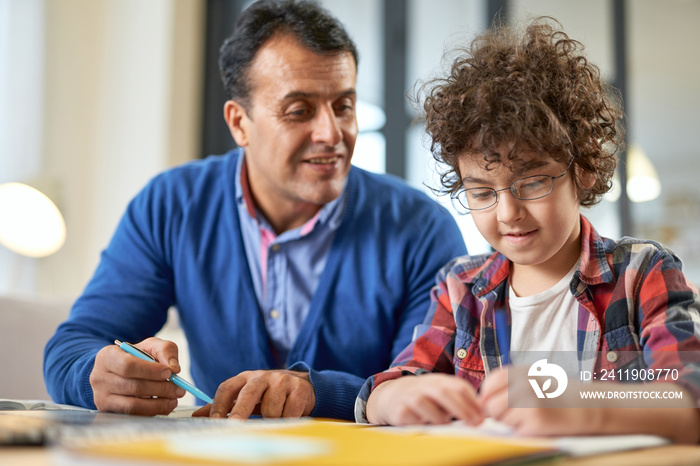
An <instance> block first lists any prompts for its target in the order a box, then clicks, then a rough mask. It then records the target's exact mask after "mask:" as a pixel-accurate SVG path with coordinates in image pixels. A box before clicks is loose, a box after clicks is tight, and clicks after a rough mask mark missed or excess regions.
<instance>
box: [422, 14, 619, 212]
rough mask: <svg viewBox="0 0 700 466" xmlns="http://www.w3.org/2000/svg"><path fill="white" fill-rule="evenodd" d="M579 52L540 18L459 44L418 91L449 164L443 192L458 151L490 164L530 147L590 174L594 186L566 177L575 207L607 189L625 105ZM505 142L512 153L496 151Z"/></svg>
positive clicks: (514, 159)
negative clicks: (448, 62)
mask: <svg viewBox="0 0 700 466" xmlns="http://www.w3.org/2000/svg"><path fill="white" fill-rule="evenodd" d="M553 24H554V25H553ZM555 26H556V27H555ZM583 48H584V47H583V45H582V44H581V43H580V42H578V41H575V40H572V39H570V38H569V36H567V35H566V34H565V33H564V32H563V31H562V30H561V24H559V22H557V21H556V20H555V19H553V18H549V17H541V18H537V19H535V20H534V21H532V22H531V23H530V24H529V25H528V26H527V27H526V29H525V32H524V34H522V35H521V34H519V33H518V32H517V31H515V30H514V29H512V28H508V27H496V28H492V29H490V30H488V31H486V32H485V33H483V34H481V35H479V36H477V37H476V38H475V39H474V41H473V42H472V43H471V46H470V47H469V48H468V49H457V50H456V53H457V57H456V58H455V59H454V61H453V63H452V69H451V72H450V74H449V75H448V76H447V77H441V78H437V79H433V80H431V81H429V82H427V83H425V84H423V85H422V86H421V87H420V89H419V92H418V99H419V101H420V100H421V96H422V95H425V98H424V103H423V109H424V111H425V118H426V131H427V132H428V134H429V136H430V137H431V139H432V140H431V144H430V150H431V152H432V154H433V157H434V158H435V160H437V161H438V163H439V164H444V166H445V170H443V171H442V172H441V174H440V175H441V176H440V183H441V185H442V189H440V190H439V191H441V192H443V193H447V194H450V195H452V196H454V195H457V194H458V193H459V192H460V190H461V189H463V187H462V183H461V179H462V176H461V174H460V170H459V164H458V162H459V159H460V157H464V156H475V157H476V156H483V160H484V162H485V167H486V169H491V168H492V167H493V165H494V164H498V163H506V164H508V165H509V166H512V165H514V164H519V163H521V164H522V163H523V162H522V160H520V159H519V157H518V154H519V153H521V152H522V151H523V150H527V151H535V152H537V153H543V154H548V155H550V156H551V157H552V158H553V159H554V160H556V161H558V162H563V163H569V161H571V160H572V159H573V165H574V166H575V167H578V169H575V170H572V172H573V173H581V171H582V170H583V171H585V172H589V173H592V174H594V176H595V183H594V184H593V186H592V187H591V188H590V189H583V188H582V187H581V185H580V184H579V180H578V177H576V176H573V177H572V178H573V180H574V183H575V184H576V188H577V191H578V195H579V200H580V203H581V205H582V206H592V205H594V204H595V203H597V202H598V201H599V200H600V197H601V196H602V195H603V194H605V193H606V192H607V191H608V190H609V189H610V187H611V185H612V183H611V179H612V176H613V173H614V171H615V166H616V164H617V161H616V158H615V154H616V153H618V152H619V151H620V150H621V149H622V147H623V146H624V129H623V128H622V126H621V123H620V120H621V117H622V106H621V99H620V98H619V93H617V92H616V91H615V90H614V89H613V88H612V87H611V86H609V85H607V84H606V83H604V82H603V81H602V80H601V77H600V70H599V69H598V67H597V66H595V65H593V64H592V63H590V62H589V61H588V60H587V59H586V58H585V57H584V55H583ZM504 147H510V148H511V149H509V150H508V151H507V153H503V154H502V153H501V152H502V151H503V152H506V151H504V150H503V148H504ZM504 158H505V159H506V160H504Z"/></svg>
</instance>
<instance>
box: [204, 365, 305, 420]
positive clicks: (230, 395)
mask: <svg viewBox="0 0 700 466" xmlns="http://www.w3.org/2000/svg"><path fill="white" fill-rule="evenodd" d="M315 405H316V394H315V393H314V387H313V385H311V381H310V380H309V374H308V373H307V372H295V371H286V370H259V371H246V372H241V373H240V374H238V375H237V376H235V377H231V378H230V379H228V380H226V381H224V382H223V383H222V384H221V385H219V388H218V389H217V390H216V395H214V403H213V404H212V405H206V406H204V407H202V408H200V409H198V410H197V411H195V412H194V413H193V414H192V416H194V417H205V416H210V417H218V418H224V417H226V416H227V415H228V414H229V413H230V416H229V419H238V420H242V419H248V418H249V417H250V416H251V415H252V414H261V415H262V416H263V417H265V418H279V417H301V416H308V415H309V414H310V413H311V411H312V410H313V409H314V406H315Z"/></svg>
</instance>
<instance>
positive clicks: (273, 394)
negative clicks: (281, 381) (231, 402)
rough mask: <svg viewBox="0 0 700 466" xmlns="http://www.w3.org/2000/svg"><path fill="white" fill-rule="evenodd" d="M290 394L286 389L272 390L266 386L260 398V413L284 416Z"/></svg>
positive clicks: (266, 415) (269, 415) (274, 416)
mask: <svg viewBox="0 0 700 466" xmlns="http://www.w3.org/2000/svg"><path fill="white" fill-rule="evenodd" d="M288 395H289V394H288V393H287V391H286V390H270V389H268V388H266V389H265V392H264V393H263V394H262V397H261V400H260V414H261V415H262V417H264V418H278V417H282V411H283V410H284V407H285V404H286V402H287V397H288ZM239 398H240V396H239Z"/></svg>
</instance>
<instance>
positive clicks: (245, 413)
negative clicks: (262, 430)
mask: <svg viewBox="0 0 700 466" xmlns="http://www.w3.org/2000/svg"><path fill="white" fill-rule="evenodd" d="M267 388H268V384H267V382H266V381H265V380H264V379H262V378H254V379H251V380H248V383H246V384H245V385H244V386H243V388H241V390H240V391H239V392H238V398H236V403H235V404H234V406H233V409H232V410H231V416H229V419H238V420H242V419H248V418H249V417H250V415H251V414H253V410H254V409H255V406H256V405H257V404H258V403H260V402H261V401H262V398H263V395H264V394H265V391H266V390H267ZM261 413H262V407H261ZM263 416H264V414H263Z"/></svg>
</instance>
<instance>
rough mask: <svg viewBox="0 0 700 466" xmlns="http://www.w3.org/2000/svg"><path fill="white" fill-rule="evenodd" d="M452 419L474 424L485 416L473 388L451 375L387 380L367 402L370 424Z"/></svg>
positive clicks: (439, 421)
mask: <svg viewBox="0 0 700 466" xmlns="http://www.w3.org/2000/svg"><path fill="white" fill-rule="evenodd" d="M455 419H458V420H462V421H465V422H467V423H469V424H471V425H477V424H480V423H481V422H482V421H483V420H484V416H483V414H482V413H481V407H480V406H479V404H478V403H477V399H476V391H475V390H474V387H472V386H471V384H470V383H469V382H467V381H466V380H463V379H460V378H458V377H455V376H454V375H450V374H423V375H418V376H405V377H401V378H398V379H394V380H388V381H386V382H384V383H382V384H381V385H379V386H378V387H377V388H376V389H374V390H373V391H372V394H371V395H370V396H369V399H368V400H367V420H368V421H369V422H371V423H372V424H389V425H407V424H445V423H448V422H451V421H452V420H455Z"/></svg>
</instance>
